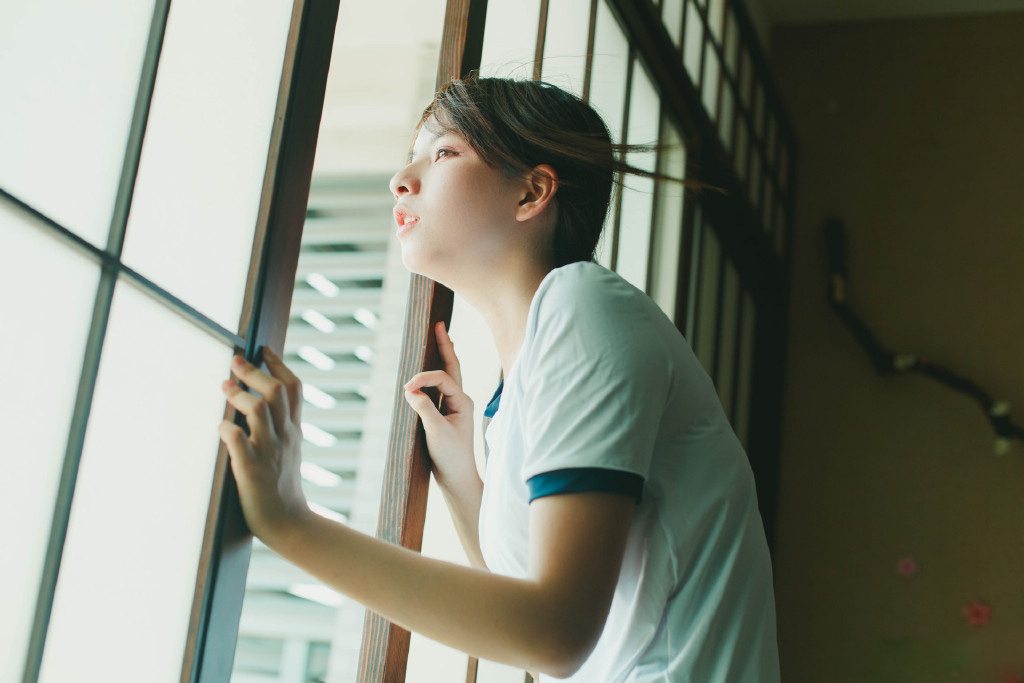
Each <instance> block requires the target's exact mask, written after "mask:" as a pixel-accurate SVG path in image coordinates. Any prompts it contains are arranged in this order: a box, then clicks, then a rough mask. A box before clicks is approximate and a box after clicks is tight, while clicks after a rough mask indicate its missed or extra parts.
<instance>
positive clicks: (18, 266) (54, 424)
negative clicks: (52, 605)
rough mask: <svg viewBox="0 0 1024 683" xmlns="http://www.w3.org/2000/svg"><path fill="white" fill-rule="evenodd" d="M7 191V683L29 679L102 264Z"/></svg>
mask: <svg viewBox="0 0 1024 683" xmlns="http://www.w3.org/2000/svg"><path fill="white" fill-rule="evenodd" d="M34 223H35V221H34V220H33V219H31V218H30V217H28V216H26V215H25V214H23V213H22V212H21V211H20V210H19V209H17V208H14V207H13V206H11V205H10V204H9V203H8V202H7V201H5V200H2V199H0V243H2V244H3V245H4V248H3V249H0V291H2V292H4V295H3V297H0V320H3V321H4V329H5V330H7V333H6V334H3V335H0V354H3V357H4V358H8V359H15V360H16V362H9V363H6V364H5V366H4V381H5V382H6V383H8V386H9V387H12V388H16V391H5V392H3V398H2V399H0V415H3V416H4V417H3V423H2V424H3V426H2V429H3V433H4V450H3V453H4V455H3V456H2V461H3V466H4V476H3V477H0V548H3V549H4V550H3V552H2V553H0V577H2V580H0V605H3V609H0V643H3V646H2V647H0V681H20V680H21V676H22V670H21V669H22V666H23V665H24V663H25V648H26V646H27V645H28V635H29V629H30V628H31V624H32V617H33V613H34V611H35V607H36V597H37V594H38V588H39V580H40V572H41V571H42V567H43V558H44V555H45V553H46V546H47V543H48V541H49V538H50V524H51V522H52V520H53V510H54V504H55V501H56V494H57V484H58V481H59V479H60V473H61V467H62V465H63V463H64V451H65V448H66V442H67V438H68V428H69V426H70V423H71V412H72V410H73V409H74V404H75V392H76V390H77V387H78V379H79V376H80V374H81V371H82V370H81V368H82V351H83V349H84V348H85V339H86V336H87V335H88V332H89V323H90V320H91V318H92V309H93V301H94V299H95V297H96V286H97V282H98V280H99V267H98V266H96V265H94V264H92V263H90V262H89V261H87V260H85V259H84V258H82V257H80V256H79V255H78V254H77V253H75V252H72V251H71V250H69V249H67V248H66V247H64V245H62V244H61V243H59V242H58V241H56V240H54V239H53V238H51V237H50V236H49V235H48V234H47V228H45V227H44V226H40V225H35V224H34Z"/></svg>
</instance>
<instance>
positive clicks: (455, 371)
mask: <svg viewBox="0 0 1024 683" xmlns="http://www.w3.org/2000/svg"><path fill="white" fill-rule="evenodd" d="M434 334H435V335H436V336H437V348H438V351H439V352H440V354H441V360H442V362H443V363H444V370H432V371H429V372H421V373H419V374H418V375H416V376H415V377H413V378H412V379H411V380H409V381H408V382H406V384H405V400H406V401H407V402H408V403H409V405H410V406H411V407H412V409H413V410H415V411H416V413H417V414H418V415H419V416H420V419H421V420H422V422H423V431H424V432H425V433H426V435H427V449H428V450H429V451H430V458H431V460H433V462H434V476H435V477H436V478H437V481H438V483H439V484H440V485H441V486H442V487H446V486H455V487H458V486H460V485H461V482H466V481H474V480H478V479H479V475H478V474H477V471H476V462H475V461H474V459H473V401H472V399H470V398H469V396H468V395H467V394H466V393H465V392H464V391H463V390H462V369H461V367H460V365H459V359H458V356H456V355H455V346H454V345H453V344H452V340H451V338H450V337H449V336H448V331H447V330H446V329H445V326H444V323H443V322H439V323H437V325H436V326H435V327H434ZM424 387H434V388H436V389H437V390H438V391H440V392H441V396H442V400H441V407H442V409H441V410H438V408H437V406H435V405H434V403H433V401H431V400H430V397H429V396H427V395H426V394H424V393H423V392H422V391H421V389H423V388H424Z"/></svg>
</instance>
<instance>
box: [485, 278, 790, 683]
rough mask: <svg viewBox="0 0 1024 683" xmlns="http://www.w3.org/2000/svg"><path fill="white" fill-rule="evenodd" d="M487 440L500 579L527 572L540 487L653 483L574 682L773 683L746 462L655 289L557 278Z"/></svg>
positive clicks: (490, 542)
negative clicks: (577, 476) (554, 481)
mask: <svg viewBox="0 0 1024 683" xmlns="http://www.w3.org/2000/svg"><path fill="white" fill-rule="evenodd" d="M485 438H486V441H487V445H488V451H489V456H488V461H487V467H486V473H485V476H484V496H483V503H482V506H481V509H480V545H481V549H482V550H483V555H484V559H485V560H486V562H487V566H488V568H489V569H490V570H491V571H493V572H497V573H501V574H505V575H509V576H516V577H524V576H526V571H527V561H528V557H527V555H528V543H527V529H528V514H529V500H530V491H529V487H528V485H527V480H529V479H530V478H531V477H534V476H535V475H538V474H543V473H548V472H552V471H554V470H561V469H565V468H605V469H611V470H618V471H621V472H630V473H634V474H638V475H640V476H641V477H643V479H644V485H643V491H642V500H641V501H640V503H639V504H638V505H637V508H636V510H635V513H634V517H633V522H632V526H631V528H630V532H629V538H628V541H627V547H626V554H625V559H624V560H623V564H622V569H621V572H620V575H619V581H618V584H617V586H616V588H615V596H614V598H613V601H612V605H611V611H610V612H609V614H608V620H607V622H606V623H605V627H604V631H603V632H602V634H601V638H600V640H599V641H598V643H597V646H596V647H595V649H594V652H593V653H592V654H591V656H590V658H589V659H588V660H587V661H586V662H585V663H584V665H583V667H582V668H581V669H580V670H579V671H578V672H577V673H576V675H574V676H573V677H572V678H571V679H568V680H571V681H578V682H586V683H611V682H618V681H622V682H628V683H641V682H651V683H653V682H655V681H657V682H659V683H668V682H670V681H671V682H673V683H674V682H677V681H686V682H692V683H777V681H778V680H779V665H778V651H777V646H776V636H775V604H774V597H773V592H772V576H771V564H770V559H769V555H768V548H767V544H766V542H765V536H764V530H763V527H762V524H761V518H760V515H759V514H758V510H757V501H756V495H755V492H754V479H753V475H752V473H751V470H750V466H749V463H748V462H747V458H746V455H745V454H744V452H743V449H742V447H741V446H740V444H739V442H738V440H737V439H736V437H735V435H734V434H733V431H732V428H731V427H730V426H729V423H728V421H727V420H726V417H725V415H724V414H723V411H722V408H721V404H720V403H719V400H718V396H717V394H716V393H715V389H714V386H713V385H712V383H711V380H710V378H709V377H708V376H707V374H706V373H705V372H704V370H703V369H702V368H701V366H700V363H699V361H698V360H697V359H696V357H695V356H694V355H693V352H692V351H691V350H690V347H689V346H688V345H687V343H686V341H685V340H684V339H683V338H682V335H680V334H679V332H678V330H676V328H675V325H673V323H672V322H671V321H670V320H669V319H668V318H667V317H666V316H665V315H664V314H663V313H662V312H661V310H660V309H659V308H658V307H657V305H656V304H655V303H654V302H653V301H651V299H650V298H648V297H647V296H646V295H645V294H644V293H643V292H641V291H639V290H637V289H636V288H634V287H633V286H632V285H630V284H629V283H627V282H626V281H625V280H623V279H622V278H621V277H619V276H618V275H617V274H615V273H613V272H611V271H609V270H607V269H605V268H603V267H601V266H599V265H597V264H594V263H582V262H581V263H573V264H570V265H568V266H564V267H562V268H558V269H556V270H553V271H551V273H549V274H548V275H547V277H545V278H544V280H543V282H541V284H540V287H539V288H538V289H537V292H536V294H535V295H534V297H533V301H532V303H531V305H530V312H529V316H528V320H527V325H526V336H525V338H524V340H523V345H522V347H521V349H520V351H519V356H518V358H517V359H516V361H515V363H514V364H513V366H512V368H511V369H510V370H509V372H508V376H507V377H506V378H505V380H504V388H503V390H502V393H501V400H500V407H499V408H498V411H497V413H496V414H495V415H494V417H493V418H492V420H491V422H490V425H489V427H488V429H487V433H486V435H485ZM542 680H546V677H543V676H542Z"/></svg>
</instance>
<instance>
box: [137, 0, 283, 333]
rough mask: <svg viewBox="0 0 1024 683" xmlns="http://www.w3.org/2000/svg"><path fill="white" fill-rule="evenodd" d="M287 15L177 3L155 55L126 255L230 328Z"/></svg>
mask: <svg viewBox="0 0 1024 683" xmlns="http://www.w3.org/2000/svg"><path fill="white" fill-rule="evenodd" d="M290 16H291V3H287V2H277V3H258V4H253V3H250V2H246V0H230V1H228V0H225V1H224V2H214V3H205V2H200V1H198V0H193V1H192V2H174V3H172V4H171V10H170V14H169V15H168V18H167V32H166V35H165V37H164V44H163V50H162V52H161V53H160V69H159V72H158V73H157V79H156V88H155V91H154V93H153V103H152V107H151V109H150V116H149V123H148V124H147V127H146V140H145V143H144V145H143V148H142V158H141V161H140V166H139V175H138V180H137V182H136V185H135V195H134V199H133V200H132V210H131V215H130V216H129V219H128V233H127V235H126V238H125V246H124V260H125V262H126V263H127V264H128V265H130V266H131V267H132V268H134V269H136V270H138V271H139V272H141V273H142V274H143V275H145V276H146V277H148V278H150V279H151V280H153V281H154V282H156V283H157V284H159V285H161V286H162V287H164V288H165V289H168V290H170V291H171V292H173V293H174V294H175V295H176V296H178V297H179V298H181V299H183V300H184V301H186V302H187V303H189V304H191V305H192V306H194V307H196V308H197V309H199V310H201V311H202V312H203V313H205V314H206V315H208V316H210V317H211V318H213V319H214V320H216V321H217V322H218V323H220V324H221V325H223V326H224V327H226V328H227V329H229V330H235V329H236V328H237V327H238V318H239V313H240V311H241V307H242V298H243V294H244V292H243V290H244V288H245V281H246V273H247V271H248V269H249V261H250V255H251V252H252V241H253V231H254V229H255V226H256V214H257V211H258V210H259V204H260V195H261V193H262V190H263V176H264V172H265V171H266V165H267V150H268V148H269V146H270V132H271V128H272V126H273V122H274V115H275V107H276V102H277V91H278V86H279V84H280V80H281V65H282V62H283V59H284V49H285V42H286V39H287V34H288V26H289V21H290ZM197 245H199V246H201V248H197Z"/></svg>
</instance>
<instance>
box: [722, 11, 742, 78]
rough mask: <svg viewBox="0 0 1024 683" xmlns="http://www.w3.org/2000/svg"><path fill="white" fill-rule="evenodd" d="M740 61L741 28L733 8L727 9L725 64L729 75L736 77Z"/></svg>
mask: <svg viewBox="0 0 1024 683" xmlns="http://www.w3.org/2000/svg"><path fill="white" fill-rule="evenodd" d="M739 59H740V27H739V24H737V23H736V13H735V11H734V10H733V9H732V8H731V7H728V8H726V24H725V64H726V67H727V68H728V70H729V73H730V74H732V75H733V77H735V76H736V67H737V66H739Z"/></svg>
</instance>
